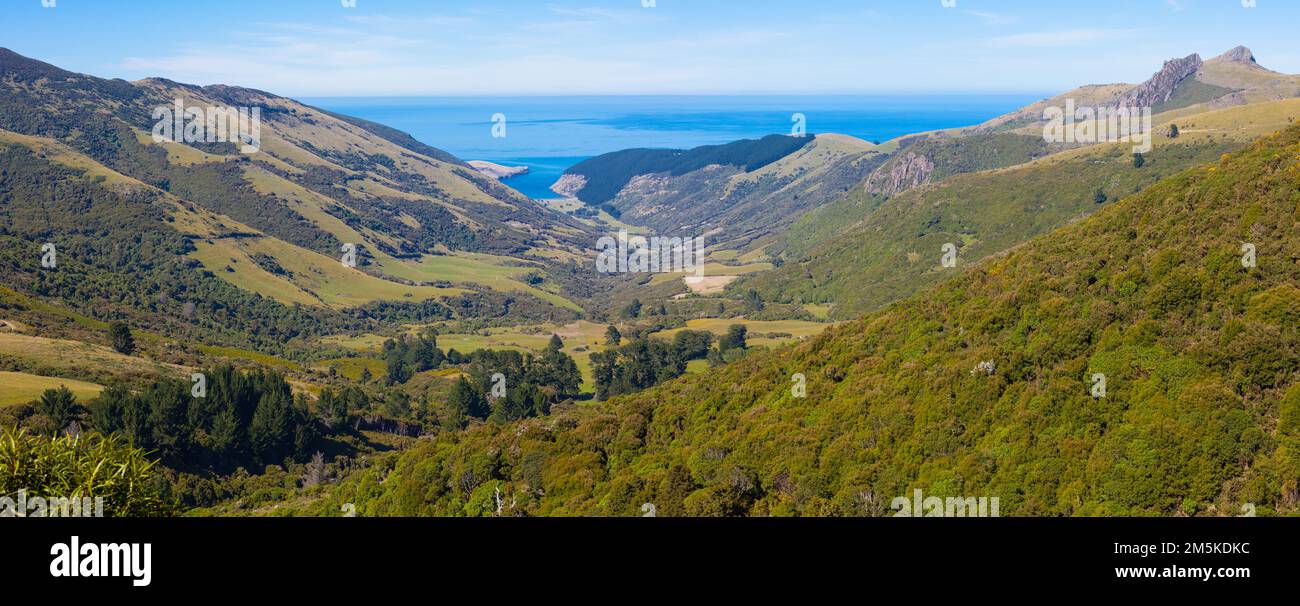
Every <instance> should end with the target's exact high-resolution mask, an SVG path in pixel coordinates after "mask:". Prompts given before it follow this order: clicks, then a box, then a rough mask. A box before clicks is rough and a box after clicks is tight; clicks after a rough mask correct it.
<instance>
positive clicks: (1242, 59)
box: [1216, 46, 1259, 65]
mask: <svg viewBox="0 0 1300 606" xmlns="http://www.w3.org/2000/svg"><path fill="white" fill-rule="evenodd" d="M1216 58H1217V59H1222V60H1224V61H1231V62H1233V63H1245V64H1246V65H1259V63H1257V62H1256V61H1255V54H1254V53H1252V52H1250V49H1249V48H1246V47H1244V46H1238V47H1236V48H1234V49H1232V50H1230V51H1228V52H1226V53H1223V54H1222V55H1219V56H1218V57H1216Z"/></svg>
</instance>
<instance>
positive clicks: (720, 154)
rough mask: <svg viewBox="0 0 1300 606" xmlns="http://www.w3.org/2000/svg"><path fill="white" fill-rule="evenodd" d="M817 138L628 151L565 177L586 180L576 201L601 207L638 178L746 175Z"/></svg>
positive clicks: (777, 137)
mask: <svg viewBox="0 0 1300 606" xmlns="http://www.w3.org/2000/svg"><path fill="white" fill-rule="evenodd" d="M813 140H814V137H791V136H788V135H768V136H766V137H763V138H762V139H743V140H740V141H733V142H731V143H727V144H724V145H705V146H702V147H697V148H695V149H690V150H680V149H625V150H622V151H616V152H612V153H608V154H604V155H600V156H596V157H595V158H591V159H589V160H585V161H583V162H580V163H578V164H576V165H574V166H572V167H570V168H569V169H568V170H566V171H565V174H570V175H578V176H581V177H584V178H585V179H586V185H585V186H584V187H583V188H582V189H581V190H579V191H578V192H577V198H578V199H579V200H582V201H583V202H586V203H587V204H591V205H597V206H598V205H601V204H604V203H606V202H608V201H610V200H612V199H614V196H617V195H618V192H619V191H620V190H622V189H623V186H625V185H627V183H628V181H631V180H632V178H633V177H636V176H638V175H649V174H653V173H669V174H671V175H674V176H680V175H684V174H686V173H690V172H694V171H697V170H699V169H701V168H704V167H706V166H710V165H713V164H719V165H723V166H735V167H738V168H741V169H743V170H744V171H745V172H749V171H753V170H757V169H759V168H762V167H764V166H767V165H768V164H771V163H773V162H775V161H777V160H780V159H781V158H784V157H785V156H788V155H790V154H791V153H794V152H795V151H797V150H799V149H800V148H802V147H803V146H805V145H807V144H809V143H811V142H812V141H813Z"/></svg>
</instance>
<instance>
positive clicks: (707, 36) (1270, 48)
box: [0, 0, 1300, 96]
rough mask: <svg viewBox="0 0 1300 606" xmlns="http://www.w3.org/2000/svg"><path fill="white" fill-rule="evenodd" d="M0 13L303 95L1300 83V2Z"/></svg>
mask: <svg viewBox="0 0 1300 606" xmlns="http://www.w3.org/2000/svg"><path fill="white" fill-rule="evenodd" d="M642 1H643V0H573V1H570V0H549V1H548V0H356V4H357V6H356V7H355V8H344V7H343V6H341V4H342V2H341V1H340V0H274V1H267V0H111V1H109V0H56V4H57V5H56V6H55V7H54V8H43V7H42V6H41V0H0V11H3V13H0V46H4V47H7V48H11V49H13V50H15V51H17V52H19V53H22V54H24V55H27V56H31V57H35V58H38V59H41V60H44V61H48V62H51V63H54V64H56V65H59V66H61V67H64V68H67V69H72V70H74V71H80V72H86V73H91V74H95V75H98V76H104V77H120V78H126V79H137V78H141V77H145V76H163V77H167V78H171V79H173V80H178V81H181V82H188V83H195V84H213V83H224V84H234V85H242V86H251V87H255V88H261V89H265V90H270V91H274V92H276V93H279V94H287V95H294V96H335V95H337V96H366V95H510V94H521V95H523V94H728V93H782V94H804V93H807V94H824V93H868V92H1024V91H1030V92H1051V91H1058V90H1064V89H1068V88H1072V87H1074V86H1076V85H1080V84H1088V83H1101V82H1119V81H1124V82H1138V81H1141V80H1143V79H1145V78H1147V77H1149V76H1150V75H1151V73H1152V72H1154V71H1155V70H1156V69H1157V68H1159V66H1160V64H1161V62H1162V61H1163V60H1165V59H1167V58H1171V57H1174V56H1184V55H1187V54H1189V53H1193V52H1199V53H1201V55H1202V56H1203V57H1205V58H1207V59H1208V58H1209V57H1211V56H1213V55H1217V54H1219V53H1221V52H1223V51H1225V50H1227V49H1228V48H1231V47H1233V46H1235V45H1237V44H1245V45H1247V46H1250V47H1251V48H1252V49H1253V50H1254V51H1255V55H1256V57H1257V58H1258V59H1259V61H1260V63H1262V64H1263V65H1265V66H1267V67H1270V68H1272V69H1276V70H1278V71H1284V72H1287V73H1300V43H1297V42H1296V41H1295V38H1296V34H1295V25H1296V24H1297V23H1300V2H1296V1H1295V0H1257V4H1258V5H1257V6H1256V7H1255V8H1243V6H1242V0H1087V1H1073V2H1067V1H1063V0H1062V1H1056V0H955V3H956V6H955V7H944V6H942V2H941V0H892V1H880V0H877V1H872V0H655V1H654V3H655V4H656V6H654V7H653V8H644V7H642Z"/></svg>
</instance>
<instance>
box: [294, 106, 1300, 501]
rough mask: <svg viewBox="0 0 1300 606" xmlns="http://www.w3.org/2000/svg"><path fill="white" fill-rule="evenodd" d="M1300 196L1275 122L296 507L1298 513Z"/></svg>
mask: <svg viewBox="0 0 1300 606" xmlns="http://www.w3.org/2000/svg"><path fill="white" fill-rule="evenodd" d="M1298 205H1300V128H1292V129H1290V130H1288V131H1286V132H1285V133H1282V134H1279V135H1277V136H1275V137H1272V138H1269V139H1266V140H1263V141H1260V142H1258V143H1256V144H1255V145H1253V146H1251V147H1250V148H1248V149H1246V150H1244V151H1242V152H1239V153H1235V154H1232V155H1227V156H1224V157H1223V158H1222V159H1221V160H1219V161H1218V162H1215V163H1212V164H1210V165H1207V166H1203V167H1199V168H1194V169H1190V170H1188V171H1185V172H1183V173H1180V174H1178V175H1176V176H1173V177H1171V178H1168V179H1165V180H1164V181H1162V182H1160V183H1158V184H1156V185H1154V186H1152V187H1150V188H1148V189H1146V190H1145V191H1143V192H1142V193H1140V194H1137V195H1134V196H1132V197H1129V198H1127V199H1125V200H1122V201H1120V202H1119V203H1118V204H1115V205H1113V206H1110V207H1107V208H1104V209H1102V210H1101V211H1099V212H1098V213H1096V214H1095V215H1093V216H1092V217H1090V218H1088V219H1086V220H1084V221H1082V222H1079V223H1076V224H1073V225H1070V226H1068V227H1065V228H1062V229H1059V230H1056V231H1053V232H1051V233H1049V234H1046V235H1044V236H1042V237H1039V238H1037V239H1035V240H1033V241H1031V242H1030V243H1028V244H1026V245H1024V246H1021V247H1018V248H1016V249H1014V250H1012V251H1010V252H1008V253H1006V254H1005V255H1003V256H1000V257H998V258H995V259H989V260H987V261H985V262H983V263H981V264H979V265H978V266H976V267H972V268H968V269H966V270H964V271H955V272H954V274H955V277H954V278H952V279H950V280H948V281H945V282H943V283H942V284H940V285H937V286H935V287H932V288H930V289H928V290H925V291H923V292H920V293H918V294H916V295H914V296H912V297H910V298H908V299H906V300H905V301H902V302H900V303H897V304H895V305H892V306H890V307H888V308H886V309H884V310H881V311H878V312H875V313H872V314H869V315H867V316H866V317H865V318H863V319H861V320H859V321H855V322H852V323H848V324H846V325H843V326H840V327H837V328H836V329H833V330H832V331H829V332H828V333H826V334H824V335H822V336H820V337H818V338H816V339H814V340H812V341H810V342H806V343H803V344H801V345H798V346H796V347H791V348H785V349H780V350H776V351H773V352H771V353H767V354H760V355H755V356H750V357H748V358H747V359H744V360H741V361H739V362H737V363H734V364H731V365H728V366H726V367H723V368H719V369H715V370H713V371H711V372H710V373H709V374H708V375H699V376H690V377H684V378H682V379H679V380H676V381H672V382H669V383H667V384H664V385H661V386H659V387H656V388H653V389H650V390H647V391H644V392H641V393H638V394H635V395H631V396H626V397H619V398H615V399H613V400H611V401H610V402H609V403H608V404H606V405H603V406H594V407H582V408H578V409H572V410H565V411H561V412H559V413H558V414H553V415H552V416H551V417H548V418H543V419H534V420H528V421H524V422H521V423H517V424H511V425H495V424H488V425H482V426H478V427H474V428H471V429H470V430H468V431H466V432H459V433H451V434H444V435H442V436H439V437H438V438H437V439H434V440H430V441H427V442H423V443H421V444H420V445H418V446H417V447H415V448H413V449H412V450H410V451H409V452H406V453H404V454H402V455H400V456H394V457H392V458H390V459H388V460H387V461H385V462H382V463H378V464H376V465H375V466H374V467H373V468H371V469H368V470H366V471H365V472H363V473H360V474H357V475H355V476H353V477H350V478H348V479H347V480H346V481H344V482H342V483H341V484H340V485H338V486H337V487H335V489H334V490H333V491H332V492H331V494H330V496H329V498H328V499H322V500H320V501H318V502H316V503H315V504H314V505H311V506H306V507H305V508H304V509H303V511H314V512H317V513H325V512H329V511H331V510H332V509H334V508H337V507H338V505H339V503H342V502H350V503H355V504H356V506H357V508H358V512H360V513H363V514H364V515H497V514H500V515H619V516H626V515H639V513H640V511H641V509H640V508H641V506H642V505H643V504H644V503H653V504H655V505H656V507H657V511H658V513H659V515H683V514H690V515H747V514H748V515H885V514H887V513H888V507H889V502H890V500H891V499H892V498H893V497H895V496H898V495H903V494H910V493H911V491H912V490H913V489H917V488H919V489H922V490H924V492H925V493H926V494H940V495H975V496H997V497H999V498H1000V499H1001V511H1002V513H1003V515H1235V514H1237V513H1239V511H1240V510H1241V507H1242V505H1243V504H1246V503H1250V504H1253V505H1254V506H1256V507H1257V508H1258V511H1259V512H1261V514H1272V513H1279V514H1288V513H1295V512H1296V511H1297V508H1298V507H1300V486H1298V485H1297V482H1298V479H1300V380H1298V379H1300V334H1298V332H1297V331H1298V330H1300V287H1298V286H1297V285H1298V284H1300V234H1298V233H1297V231H1296V229H1295V228H1296V225H1297V222H1298V221H1300V206H1298ZM1243 244H1253V245H1254V246H1255V247H1256V248H1257V250H1258V257H1257V265H1256V266H1254V267H1245V266H1243ZM796 373H798V374H801V375H803V376H804V377H805V378H806V387H807V396H806V397H805V398H796V397H794V395H793V392H792V389H791V385H792V377H793V376H794V375H795V374H796ZM1097 375H1104V377H1105V381H1106V385H1107V389H1106V391H1105V393H1104V397H1097V396H1096V395H1095V390H1094V388H1095V387H1096V380H1095V379H1096V376H1097ZM381 480H382V483H380V482H381ZM498 491H499V492H498ZM498 494H499V495H503V501H504V502H505V503H506V504H508V508H505V509H502V508H501V507H499V505H498V504H499V503H501V502H502V501H498V500H497V499H496V498H495V496H494V495H498Z"/></svg>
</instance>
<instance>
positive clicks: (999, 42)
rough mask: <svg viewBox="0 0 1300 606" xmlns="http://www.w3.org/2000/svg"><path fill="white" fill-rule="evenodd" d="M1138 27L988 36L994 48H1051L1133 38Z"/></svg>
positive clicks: (1138, 32)
mask: <svg viewBox="0 0 1300 606" xmlns="http://www.w3.org/2000/svg"><path fill="white" fill-rule="evenodd" d="M1141 32H1142V30H1140V29H1071V30H1057V31H1044V32H1026V33H1021V34H1011V35H1008V36H997V37H994V38H989V39H988V43H989V45H991V46H993V47H995V48H1051V47H1062V46H1081V45H1088V44H1096V43H1099V42H1108V41H1113V40H1123V39H1129V38H1133V37H1134V36H1137V35H1138V34H1140V33H1141Z"/></svg>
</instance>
